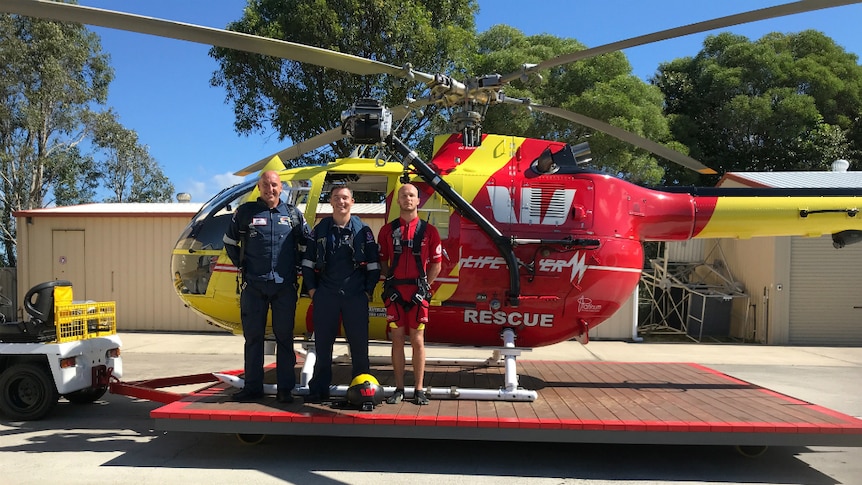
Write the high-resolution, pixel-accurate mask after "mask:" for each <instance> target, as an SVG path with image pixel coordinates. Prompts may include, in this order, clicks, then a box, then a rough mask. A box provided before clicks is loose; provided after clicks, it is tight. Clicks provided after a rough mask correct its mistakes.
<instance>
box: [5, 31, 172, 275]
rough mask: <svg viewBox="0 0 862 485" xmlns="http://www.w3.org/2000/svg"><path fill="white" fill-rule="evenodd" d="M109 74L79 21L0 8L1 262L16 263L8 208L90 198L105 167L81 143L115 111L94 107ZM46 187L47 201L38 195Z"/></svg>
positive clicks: (103, 94) (101, 97) (152, 168)
mask: <svg viewBox="0 0 862 485" xmlns="http://www.w3.org/2000/svg"><path fill="white" fill-rule="evenodd" d="M112 78H113V71H112V69H111V68H110V66H109V60H108V56H107V55H105V54H103V53H102V52H101V46H100V43H99V39H98V37H97V36H96V35H95V34H93V33H91V32H90V31H88V30H86V29H85V28H84V27H83V26H81V25H80V24H71V23H58V22H50V21H45V20H39V19H33V18H30V17H22V16H14V15H0V178H2V179H0V231H2V234H0V239H2V244H3V250H4V251H3V253H4V254H3V259H4V261H3V262H4V263H5V264H8V265H14V264H15V262H16V257H15V220H14V217H13V215H12V214H13V212H15V211H19V210H25V209H34V208H40V207H43V206H45V205H46V203H55V204H63V203H82V202H89V201H92V198H93V197H94V195H95V193H96V189H97V188H98V187H99V185H100V183H102V182H104V180H105V179H104V175H105V173H106V172H105V171H104V170H106V169H112V168H111V167H106V166H104V165H102V164H100V163H99V162H98V161H97V160H96V159H95V158H94V155H95V154H91V153H87V152H85V151H84V150H83V148H82V147H84V146H85V145H87V144H88V143H89V142H91V141H92V135H93V132H94V129H95V127H96V124H97V122H98V121H99V120H100V119H102V120H103V119H105V118H106V117H109V118H113V117H114V116H115V115H113V114H112V113H110V112H108V113H107V114H104V113H103V114H100V113H98V112H96V111H95V109H96V108H98V107H99V106H101V105H104V104H105V102H106V100H107V93H108V85H109V83H110V82H111V80H112ZM114 121H115V122H116V120H114ZM146 170H148V171H150V172H151V174H150V175H149V176H148V177H149V178H154V177H155V178H158V177H157V176H158V175H159V174H161V171H160V170H159V169H158V166H156V165H154V164H150V166H148V167H147V168H146ZM162 177H163V176H162ZM142 180H143V181H144V182H147V181H148V178H146V177H145V178H143V179H142ZM137 190H138V191H139V192H144V191H143V190H140V189H137ZM172 190H173V189H172V188H171V191H172ZM49 194H53V196H54V198H53V200H46V198H47V197H48V196H49Z"/></svg>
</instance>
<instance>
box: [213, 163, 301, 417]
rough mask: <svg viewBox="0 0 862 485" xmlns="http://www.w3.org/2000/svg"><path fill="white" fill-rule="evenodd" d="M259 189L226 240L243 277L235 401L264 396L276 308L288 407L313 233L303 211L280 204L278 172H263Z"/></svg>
mask: <svg viewBox="0 0 862 485" xmlns="http://www.w3.org/2000/svg"><path fill="white" fill-rule="evenodd" d="M257 187H258V189H259V190H260V196H259V197H258V198H257V200H255V201H253V202H246V203H245V204H242V205H241V206H239V207H238V208H237V210H236V212H234V215H233V219H232V220H231V223H230V226H229V227H228V229H227V232H225V236H224V243H225V250H226V251H227V255H228V257H229V258H230V260H231V261H232V262H233V264H234V266H236V267H237V268H239V270H240V275H241V277H242V285H241V289H242V293H241V295H240V304H239V306H240V313H241V317H242V333H243V336H244V337H245V347H244V355H245V361H244V365H245V385H244V386H243V388H242V389H241V390H240V391H239V392H237V393H235V394H234V395H233V396H232V400H234V401H253V400H256V399H259V398H261V397H263V374H264V372H263V353H264V339H265V332H266V316H267V313H268V311H269V310H270V309H272V331H273V333H274V334H275V340H276V343H277V347H276V349H277V350H276V367H277V368H276V374H277V382H278V393H277V395H276V399H278V401H279V402H282V403H290V402H293V396H292V395H291V391H292V390H293V388H294V387H295V386H296V374H295V372H294V367H295V366H296V354H295V353H294V350H293V325H294V318H295V314H296V299H297V285H296V277H297V273H298V267H299V262H300V259H299V258H300V255H301V254H302V252H303V251H304V247H305V243H306V240H307V238H308V236H309V234H310V232H309V229H308V224H306V223H305V220H304V219H303V217H302V214H301V213H300V212H299V210H298V209H297V208H296V207H294V206H292V205H289V204H285V203H284V202H282V201H281V190H282V185H281V179H280V178H279V176H278V173H277V172H275V171H267V172H264V173H262V174H261V175H260V179H259V180H258V183H257Z"/></svg>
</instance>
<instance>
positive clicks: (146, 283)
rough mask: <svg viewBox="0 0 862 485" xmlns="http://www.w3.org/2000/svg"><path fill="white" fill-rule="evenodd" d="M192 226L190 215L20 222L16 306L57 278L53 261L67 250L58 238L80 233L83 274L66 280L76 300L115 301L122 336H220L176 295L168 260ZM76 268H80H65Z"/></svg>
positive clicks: (52, 219) (19, 220)
mask: <svg viewBox="0 0 862 485" xmlns="http://www.w3.org/2000/svg"><path fill="white" fill-rule="evenodd" d="M188 221H189V216H187V215H179V216H165V215H158V216H150V215H129V216H123V217H119V216H117V217H114V216H110V217H93V216H89V217H86V216H84V217H69V216H66V217H52V216H44V217H28V218H19V219H18V259H19V265H18V267H19V275H18V300H19V302H20V301H21V298H23V293H24V292H26V290H27V289H28V288H30V287H32V286H33V285H35V284H38V283H41V282H43V281H51V280H54V279H56V278H57V275H56V274H55V273H56V272H57V271H58V270H57V268H58V266H57V264H58V261H54V259H55V257H54V256H55V255H56V254H58V250H59V251H60V252H61V253H62V252H63V249H64V248H55V247H53V245H54V243H53V241H54V236H55V233H56V232H57V231H82V232H83V233H84V238H83V240H84V249H83V258H84V259H85V261H84V262H83V268H84V274H83V275H79V274H70V275H66V276H64V277H65V278H66V279H69V280H71V281H72V285H73V291H74V297H75V299H76V300H83V299H87V300H96V301H116V302H117V327H118V329H120V330H122V331H133V330H150V331H219V330H218V329H217V328H216V327H213V326H211V325H209V324H207V323H206V322H205V321H204V319H203V318H201V317H199V316H197V315H196V314H194V313H192V311H191V310H189V309H188V308H185V307H184V306H183V304H182V302H181V301H180V299H179V298H178V297H177V296H176V294H175V293H174V289H173V284H172V280H171V274H170V255H171V250H172V249H173V246H174V244H175V242H176V240H177V238H178V237H179V234H180V233H181V232H182V230H183V228H184V227H185V226H186V224H188ZM66 257H68V258H73V257H75V256H73V255H71V254H70V255H68V256H66ZM72 263H78V262H75V261H65V262H63V264H68V265H69V266H70V267H72V266H75V265H74V264H72ZM61 267H62V266H61ZM76 280H77V281H79V282H80V283H81V284H79V285H76ZM81 280H83V282H81Z"/></svg>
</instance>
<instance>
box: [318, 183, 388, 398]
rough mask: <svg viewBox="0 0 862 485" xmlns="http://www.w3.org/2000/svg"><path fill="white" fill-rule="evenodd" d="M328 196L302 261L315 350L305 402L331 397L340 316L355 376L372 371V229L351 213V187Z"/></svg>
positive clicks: (375, 275) (376, 271) (376, 272)
mask: <svg viewBox="0 0 862 485" xmlns="http://www.w3.org/2000/svg"><path fill="white" fill-rule="evenodd" d="M329 197H330V198H329V202H330V204H331V205H332V217H327V218H324V219H322V220H321V221H320V223H318V224H317V225H316V226H315V227H314V231H313V232H312V236H311V238H310V239H309V241H308V248H307V250H306V252H305V258H304V259H303V260H302V280H303V282H304V283H305V285H306V286H307V288H308V290H309V291H308V293H309V295H310V296H311V299H312V303H313V310H312V315H311V319H312V323H313V325H314V348H315V351H316V353H317V361H316V362H315V364H314V376H313V377H312V379H311V382H309V383H308V387H309V395H308V396H307V398H306V401H307V402H321V401H324V400H326V399H328V398H329V386H330V384H331V382H332V346H333V344H334V343H335V337H336V336H337V334H338V322H339V318H340V319H341V323H342V324H343V325H344V333H345V336H346V337H347V343H348V345H349V346H350V357H351V359H352V362H353V377H356V376H358V375H360V374H367V373H368V371H369V367H370V364H369V360H368V302H369V301H370V300H371V295H372V293H373V292H374V287H375V286H376V285H377V280H378V279H379V278H380V264H379V263H378V248H377V244H376V243H375V241H374V232H373V231H372V230H371V228H370V227H368V225H367V224H365V223H364V222H362V221H361V220H360V219H359V217H356V216H352V215H351V214H350V211H351V209H352V207H353V203H354V199H353V190H351V189H350V187H347V186H345V185H336V186H334V187H333V188H332V190H330V192H329Z"/></svg>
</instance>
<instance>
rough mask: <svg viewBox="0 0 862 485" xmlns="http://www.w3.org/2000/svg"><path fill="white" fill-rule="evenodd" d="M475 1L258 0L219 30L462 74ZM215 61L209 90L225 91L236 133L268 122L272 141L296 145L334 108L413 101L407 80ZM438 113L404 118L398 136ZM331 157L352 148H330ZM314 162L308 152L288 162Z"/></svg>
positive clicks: (231, 57) (223, 57)
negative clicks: (363, 102)
mask: <svg viewBox="0 0 862 485" xmlns="http://www.w3.org/2000/svg"><path fill="white" fill-rule="evenodd" d="M476 11H477V5H476V2H475V0H420V1H416V2H403V1H401V0H378V1H374V2H360V1H356V0H260V1H256V2H250V3H249V5H248V6H247V7H246V9H245V12H244V14H243V17H242V18H241V19H240V20H238V21H237V22H234V23H232V24H230V25H228V29H230V30H235V31H239V32H245V33H249V34H255V35H262V36H265V37H271V38H276V39H282V40H287V41H291V42H297V43H302V44H307V45H311V46H315V47H320V48H324V49H330V50H333V51H336V52H343V53H347V54H352V55H356V56H361V57H366V58H371V59H374V60H377V61H381V62H385V63H389V64H392V65H396V66H402V65H405V64H407V63H410V64H412V65H413V66H414V67H415V68H416V69H418V70H420V71H423V72H429V73H433V72H452V71H453V70H454V71H461V72H463V71H464V60H465V59H466V53H468V52H472V51H473V50H474V48H473V40H474V35H475V34H474V30H475V27H474V21H473V16H474V14H475V12H476ZM210 55H211V56H213V57H214V58H215V59H216V60H217V61H218V62H219V65H220V70H219V71H216V72H215V73H214V74H213V77H212V81H211V83H212V85H213V86H223V87H225V88H226V90H227V101H228V102H229V103H233V106H234V110H235V112H236V122H235V125H236V129H237V131H238V132H240V133H251V132H255V131H260V130H262V129H263V128H264V126H265V125H266V126H267V128H268V127H269V125H271V126H272V127H273V128H275V129H276V130H277V131H278V134H279V136H280V137H282V138H289V139H291V140H297V141H300V140H305V139H307V138H310V137H312V136H315V135H317V134H319V133H321V132H323V131H327V130H330V129H333V128H336V127H337V126H339V125H340V119H341V118H340V117H341V112H342V111H343V110H345V109H347V108H348V107H350V106H351V105H352V104H353V103H354V102H356V101H357V100H359V99H361V98H376V99H379V100H381V101H383V102H384V103H385V104H386V105H387V106H395V105H398V104H400V103H403V102H404V101H405V99H406V98H407V97H408V96H412V97H414V98H415V97H418V96H419V95H420V94H421V90H417V88H416V86H415V83H410V82H395V80H393V79H387V78H386V77H385V76H364V77H362V76H358V75H355V74H350V73H346V72H341V71H338V70H333V69H324V68H321V67H317V66H313V65H310V64H302V63H299V62H294V61H288V60H284V59H278V58H273V57H267V56H261V55H253V54H248V53H244V52H238V51H232V50H229V49H222V48H213V49H212V50H211V51H210ZM437 112H438V109H437V108H435V107H429V108H428V109H426V110H425V111H424V113H423V114H422V115H421V116H419V117H411V118H410V119H409V120H408V123H409V124H408V125H407V126H406V127H405V131H404V132H403V134H402V137H403V138H404V139H406V140H409V139H411V137H413V136H414V135H416V134H417V133H422V131H423V129H424V128H426V127H427V126H428V124H429V121H430V120H431V119H433V118H434V117H435V115H436V114H437ZM330 148H332V150H334V152H335V154H336V156H346V155H348V154H349V153H350V151H351V150H352V148H353V147H352V146H349V145H348V144H347V143H345V142H339V143H337V144H335V146H333V147H330ZM320 160H323V159H322V158H319V157H318V158H315V156H314V155H309V156H307V157H305V158H304V160H302V161H299V162H298V163H308V162H315V161H320Z"/></svg>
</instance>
